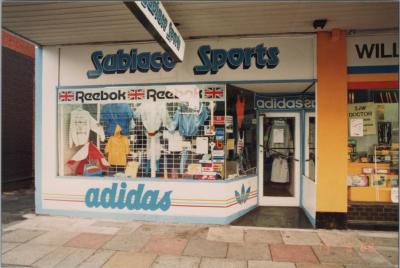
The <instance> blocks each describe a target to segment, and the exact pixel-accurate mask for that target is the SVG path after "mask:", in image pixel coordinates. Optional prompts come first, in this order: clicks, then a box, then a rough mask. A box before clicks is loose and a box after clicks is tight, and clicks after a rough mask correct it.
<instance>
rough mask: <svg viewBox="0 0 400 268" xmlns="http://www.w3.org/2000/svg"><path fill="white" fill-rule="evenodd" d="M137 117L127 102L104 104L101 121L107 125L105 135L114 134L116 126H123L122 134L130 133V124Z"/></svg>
mask: <svg viewBox="0 0 400 268" xmlns="http://www.w3.org/2000/svg"><path fill="white" fill-rule="evenodd" d="M134 118H135V114H134V113H133V111H132V109H131V107H130V106H129V104H127V103H111V104H104V105H103V106H102V107H101V113H100V123H101V124H102V125H103V126H105V130H104V132H105V135H106V136H112V135H114V131H115V127H116V126H117V125H119V126H120V127H121V129H122V130H121V134H122V135H124V136H126V135H128V134H129V124H130V122H131V121H132V120H133V119H134Z"/></svg>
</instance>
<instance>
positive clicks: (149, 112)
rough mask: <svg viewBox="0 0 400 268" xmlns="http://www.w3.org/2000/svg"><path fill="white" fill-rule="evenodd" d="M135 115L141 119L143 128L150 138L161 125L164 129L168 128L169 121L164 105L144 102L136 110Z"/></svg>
mask: <svg viewBox="0 0 400 268" xmlns="http://www.w3.org/2000/svg"><path fill="white" fill-rule="evenodd" d="M136 113H137V114H138V115H139V116H140V118H141V119H142V122H143V126H144V127H145V128H146V130H147V133H148V134H149V135H150V136H151V135H154V134H155V133H156V132H157V131H158V130H159V129H160V128H161V126H162V125H163V126H164V127H166V128H169V127H170V124H171V119H170V117H169V115H168V110H167V105H166V103H162V102H161V103H159V102H145V103H142V104H141V105H140V106H139V107H138V108H137V109H136Z"/></svg>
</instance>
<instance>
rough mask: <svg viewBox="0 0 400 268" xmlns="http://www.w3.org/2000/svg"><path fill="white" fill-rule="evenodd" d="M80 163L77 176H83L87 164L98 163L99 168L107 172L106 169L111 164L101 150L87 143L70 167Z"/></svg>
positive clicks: (74, 157) (70, 162)
mask: <svg viewBox="0 0 400 268" xmlns="http://www.w3.org/2000/svg"><path fill="white" fill-rule="evenodd" d="M77 162H78V163H79V164H78V166H77V168H76V170H75V174H76V175H82V174H83V171H84V167H85V164H89V163H93V162H95V163H97V165H98V166H100V168H101V169H102V170H106V168H107V167H108V166H109V163H108V162H107V160H106V158H105V157H104V155H103V154H102V153H101V152H100V150H99V149H98V148H97V147H96V146H94V144H92V143H87V144H85V146H83V147H82V148H81V149H80V150H79V151H78V152H77V153H76V154H75V155H74V156H73V157H72V158H71V159H70V160H69V161H68V162H67V164H68V165H74V164H75V163H77Z"/></svg>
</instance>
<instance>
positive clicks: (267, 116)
mask: <svg viewBox="0 0 400 268" xmlns="http://www.w3.org/2000/svg"><path fill="white" fill-rule="evenodd" d="M301 127H302V126H300V113H296V112H270V113H260V114H259V146H260V150H259V194H260V199H259V205H260V206H285V207H293V206H296V207H298V206H300V181H301V180H300V176H301V171H300V166H301V159H300V158H301V157H300V155H301V154H300V153H301V144H300V133H301V129H300V128H301Z"/></svg>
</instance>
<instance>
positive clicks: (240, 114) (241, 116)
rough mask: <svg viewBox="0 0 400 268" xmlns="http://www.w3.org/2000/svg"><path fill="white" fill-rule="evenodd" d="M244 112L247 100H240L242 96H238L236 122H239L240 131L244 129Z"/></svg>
mask: <svg viewBox="0 0 400 268" xmlns="http://www.w3.org/2000/svg"><path fill="white" fill-rule="evenodd" d="M244 110H245V100H244V98H243V101H241V100H240V96H239V95H237V96H236V120H237V125H238V129H241V128H242V123H243V120H244Z"/></svg>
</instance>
